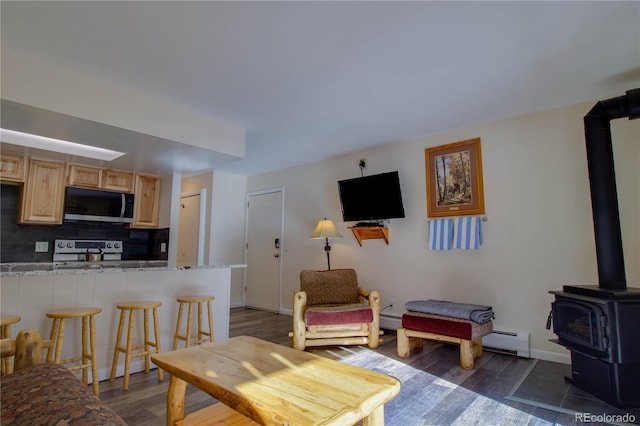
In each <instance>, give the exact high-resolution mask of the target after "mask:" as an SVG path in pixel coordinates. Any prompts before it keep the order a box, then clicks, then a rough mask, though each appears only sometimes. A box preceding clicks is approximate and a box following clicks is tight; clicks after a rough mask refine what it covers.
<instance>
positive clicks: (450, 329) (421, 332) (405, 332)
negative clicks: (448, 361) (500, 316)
mask: <svg viewBox="0 0 640 426" xmlns="http://www.w3.org/2000/svg"><path fill="white" fill-rule="evenodd" d="M492 331H493V322H492V321H488V322H485V323H483V324H478V323H476V322H473V321H470V320H464V319H459V318H453V317H446V316H441V315H433V314H424V313H421V312H408V313H406V314H404V315H402V328H399V329H398V336H397V337H398V356H399V357H400V358H407V357H408V356H409V354H410V352H411V350H412V349H415V348H422V339H430V340H439V341H443V342H450V343H457V344H459V345H460V367H462V368H464V369H467V370H468V369H471V368H473V360H474V359H475V358H478V357H480V356H482V336H486V335H487V334H489V333H491V332H492Z"/></svg>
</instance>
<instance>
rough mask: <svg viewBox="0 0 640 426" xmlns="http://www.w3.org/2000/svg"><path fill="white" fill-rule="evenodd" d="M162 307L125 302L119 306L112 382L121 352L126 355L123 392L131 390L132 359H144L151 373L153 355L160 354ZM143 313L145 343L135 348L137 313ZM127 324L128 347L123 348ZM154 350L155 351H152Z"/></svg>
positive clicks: (156, 303)
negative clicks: (151, 335)
mask: <svg viewBox="0 0 640 426" xmlns="http://www.w3.org/2000/svg"><path fill="white" fill-rule="evenodd" d="M160 305H162V303H160V302H152V301H149V302H125V303H120V304H119V305H117V308H118V309H120V323H119V324H118V336H117V337H116V346H115V349H114V350H113V365H112V366H111V379H110V380H111V381H112V382H113V381H114V380H115V379H116V369H117V368H118V358H119V357H120V352H123V353H124V376H123V386H122V389H123V390H128V389H129V366H130V364H131V358H132V357H134V358H135V357H144V371H145V373H149V362H150V358H151V354H154V353H160V327H159V326H158V308H159V307H160ZM149 309H152V310H153V332H154V341H150V340H149ZM136 311H142V312H143V321H144V336H143V343H142V344H141V345H136V346H133V324H134V319H135V312H136ZM127 312H129V316H128V317H126V313H127ZM127 320H128V324H127V340H126V346H124V347H123V346H121V341H122V330H123V329H124V325H125V322H126V321H127ZM150 348H153V349H150ZM158 380H159V381H162V369H160V368H158Z"/></svg>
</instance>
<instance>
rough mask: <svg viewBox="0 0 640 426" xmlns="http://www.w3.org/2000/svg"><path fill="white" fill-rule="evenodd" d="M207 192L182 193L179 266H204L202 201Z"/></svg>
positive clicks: (177, 260) (179, 227) (177, 261)
mask: <svg viewBox="0 0 640 426" xmlns="http://www.w3.org/2000/svg"><path fill="white" fill-rule="evenodd" d="M203 198H206V192H205V193H204V194H203V193H202V191H201V192H196V193H189V194H182V195H181V196H180V221H179V225H178V256H177V259H176V263H177V264H178V265H179V266H196V265H197V266H202V264H203V250H202V249H203V247H202V244H203V242H204V238H203V237H204V235H203V229H204V228H203V226H202V219H203V215H202V210H201V207H202V202H203V201H204V200H203Z"/></svg>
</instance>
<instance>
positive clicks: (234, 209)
mask: <svg viewBox="0 0 640 426" xmlns="http://www.w3.org/2000/svg"><path fill="white" fill-rule="evenodd" d="M246 187H247V177H246V176H239V175H234V174H230V173H224V172H220V171H215V172H214V173H213V189H212V194H211V240H210V246H209V264H210V265H231V264H240V263H243V261H244V249H243V246H244V216H245V193H246ZM243 280H244V269H236V268H234V269H231V296H230V300H231V306H232V307H235V306H242V301H243Z"/></svg>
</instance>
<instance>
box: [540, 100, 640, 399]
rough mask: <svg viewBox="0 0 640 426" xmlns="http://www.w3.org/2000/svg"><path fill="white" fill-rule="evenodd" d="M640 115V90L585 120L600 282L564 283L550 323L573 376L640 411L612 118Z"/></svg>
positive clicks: (637, 336) (639, 363) (637, 330)
mask: <svg viewBox="0 0 640 426" xmlns="http://www.w3.org/2000/svg"><path fill="white" fill-rule="evenodd" d="M622 117H629V119H635V118H640V89H634V90H629V91H627V92H626V95H625V96H620V97H617V98H612V99H608V100H605V101H600V102H598V103H597V104H596V105H595V106H594V107H593V108H592V109H591V111H589V113H588V114H587V115H586V116H585V117H584V124H585V137H586V147H587V163H588V164H587V166H588V169H589V186H590V189H591V206H592V210H593V223H594V231H595V240H596V257H597V263H598V279H599V284H598V285H585V286H569V285H565V286H563V290H562V291H551V292H550V293H551V294H554V295H555V301H554V302H553V303H552V304H551V305H552V309H551V314H550V316H549V320H548V321H547V328H550V326H551V321H552V320H553V332H554V333H555V334H556V335H557V336H558V339H557V340H554V341H555V342H557V343H559V344H561V345H563V346H565V347H566V348H568V349H569V350H570V351H571V377H567V378H566V379H567V380H568V381H569V382H571V383H573V384H575V385H576V386H578V387H580V388H582V389H584V390H585V391H587V392H589V393H591V394H593V395H595V396H597V397H598V398H600V399H602V400H604V401H606V402H608V403H609V404H611V405H613V406H615V407H618V408H640V288H633V287H627V282H626V277H625V268H624V255H623V250H622V232H621V229H620V214H619V210H618V196H617V190H616V180H615V169H614V162H613V147H612V143H611V130H610V121H611V120H612V119H615V118H622Z"/></svg>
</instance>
